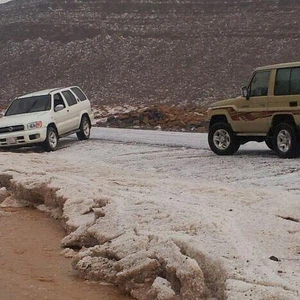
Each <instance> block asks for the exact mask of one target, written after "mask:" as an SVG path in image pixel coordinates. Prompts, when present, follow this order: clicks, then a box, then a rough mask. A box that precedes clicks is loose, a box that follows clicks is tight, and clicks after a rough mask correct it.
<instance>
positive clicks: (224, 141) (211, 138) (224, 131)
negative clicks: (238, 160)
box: [208, 123, 240, 155]
mask: <svg viewBox="0 0 300 300" xmlns="http://www.w3.org/2000/svg"><path fill="white" fill-rule="evenodd" d="M208 143H209V147H210V149H211V150H212V151H213V152H214V153H216V154H217V155H232V154H234V153H235V152H236V151H238V149H239V147H240V142H239V141H238V140H237V139H236V137H235V136H234V134H233V131H232V129H231V127H230V125H229V124H227V123H216V124H214V125H212V126H211V128H210V129H209V133H208Z"/></svg>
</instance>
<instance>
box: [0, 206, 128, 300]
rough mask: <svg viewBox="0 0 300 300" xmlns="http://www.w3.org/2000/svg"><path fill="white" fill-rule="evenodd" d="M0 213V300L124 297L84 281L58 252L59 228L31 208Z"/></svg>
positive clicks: (111, 290) (99, 285) (112, 298)
mask: <svg viewBox="0 0 300 300" xmlns="http://www.w3.org/2000/svg"><path fill="white" fill-rule="evenodd" d="M3 211H5V212H6V213H7V214H8V215H5V216H3V215H1V214H0V270H1V271H0V291H1V296H0V298H1V300H31V299H39V300H40V299H45V300H46V299H47V300H53V299H55V300H70V299H72V300H77V299H78V300H79V299H89V300H93V299H97V300H106V299H107V300H125V299H131V298H130V297H127V296H125V295H122V294H121V293H120V292H119V291H117V290H116V289H115V288H113V287H111V286H106V285H101V284H100V283H94V282H88V281H84V280H82V279H80V278H78V277H77V275H76V272H75V271H74V270H72V267H71V260H70V259H67V258H65V257H64V256H63V255H61V254H60V252H61V251H62V249H61V247H60V240H61V238H62V237H63V236H64V235H65V233H64V231H63V229H62V227H61V226H60V225H59V224H58V222H56V221H55V220H53V219H51V218H49V217H48V216H47V215H45V214H43V213H40V212H39V211H36V210H33V209H24V208H22V209H19V208H18V209H16V208H13V209H12V208H11V209H5V210H2V212H3Z"/></svg>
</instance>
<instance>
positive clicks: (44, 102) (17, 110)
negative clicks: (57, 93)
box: [5, 95, 51, 116]
mask: <svg viewBox="0 0 300 300" xmlns="http://www.w3.org/2000/svg"><path fill="white" fill-rule="evenodd" d="M50 108H51V97H50V95H44V96H35V97H27V98H20V99H16V100H14V101H13V102H12V104H11V105H10V106H9V108H8V109H7V111H6V113H5V116H13V115H19V114H26V113H32V112H38V111H46V110H50Z"/></svg>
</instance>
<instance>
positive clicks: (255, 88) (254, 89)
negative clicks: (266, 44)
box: [250, 71, 270, 97]
mask: <svg viewBox="0 0 300 300" xmlns="http://www.w3.org/2000/svg"><path fill="white" fill-rule="evenodd" d="M269 79H270V71H260V72H256V73H255V74H254V76H253V78H252V81H251V83H250V97H260V96H267V95H268V88H269Z"/></svg>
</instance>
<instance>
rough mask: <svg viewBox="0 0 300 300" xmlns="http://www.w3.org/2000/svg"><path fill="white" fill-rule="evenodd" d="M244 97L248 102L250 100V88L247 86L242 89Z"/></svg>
mask: <svg viewBox="0 0 300 300" xmlns="http://www.w3.org/2000/svg"><path fill="white" fill-rule="evenodd" d="M242 96H243V97H244V98H246V100H249V99H250V95H249V91H248V88H247V87H246V86H243V87H242Z"/></svg>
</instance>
